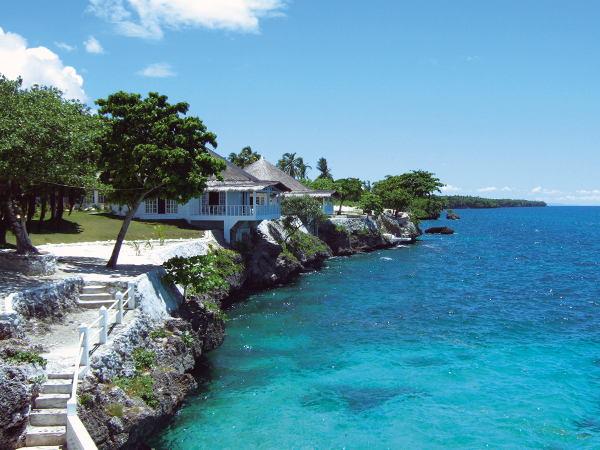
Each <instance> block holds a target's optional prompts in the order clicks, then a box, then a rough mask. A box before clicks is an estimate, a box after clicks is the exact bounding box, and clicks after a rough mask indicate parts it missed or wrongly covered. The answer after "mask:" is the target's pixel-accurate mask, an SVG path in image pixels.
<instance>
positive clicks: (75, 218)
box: [7, 211, 204, 245]
mask: <svg viewBox="0 0 600 450" xmlns="http://www.w3.org/2000/svg"><path fill="white" fill-rule="evenodd" d="M122 224H123V217H121V216H117V215H115V214H111V213H91V214H90V213H87V212H79V211H74V212H73V213H72V214H71V215H70V216H69V217H67V218H66V219H62V226H61V231H60V232H57V231H56V229H55V227H54V225H53V223H52V221H51V220H46V221H44V222H43V223H42V225H41V228H40V232H37V231H36V230H37V228H36V227H34V230H33V231H32V233H31V234H30V235H29V237H30V238H31V242H32V243H33V244H34V245H43V244H59V243H65V244H70V243H76V242H94V241H106V240H109V239H110V240H112V239H114V238H115V236H116V235H117V233H118V232H119V229H120V228H121V226H122ZM156 226H161V227H162V228H163V229H164V230H165V234H168V236H169V237H170V238H171V239H180V238H181V239H198V238H201V237H202V236H203V235H204V232H203V231H202V230H198V229H197V228H195V227H193V226H192V225H190V224H188V223H187V222H186V221H185V220H163V221H157V220H139V219H134V220H133V221H132V222H131V224H130V225H129V229H128V231H127V237H128V238H129V239H131V240H146V239H147V238H148V236H152V235H153V233H154V231H155V229H154V228H155V227H156ZM7 242H8V243H10V244H13V245H14V244H15V237H14V236H13V235H12V234H9V235H8V236H7Z"/></svg>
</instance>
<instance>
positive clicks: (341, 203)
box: [337, 199, 344, 216]
mask: <svg viewBox="0 0 600 450" xmlns="http://www.w3.org/2000/svg"><path fill="white" fill-rule="evenodd" d="M343 204H344V200H342V199H340V209H338V213H337V215H338V216H339V215H340V214H342V205H343Z"/></svg>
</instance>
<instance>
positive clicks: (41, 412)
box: [24, 373, 73, 450]
mask: <svg viewBox="0 0 600 450" xmlns="http://www.w3.org/2000/svg"><path fill="white" fill-rule="evenodd" d="M47 376H48V380H47V381H46V382H45V383H44V384H42V386H41V390H40V392H41V394H40V395H39V396H38V397H37V398H36V399H35V400H34V402H33V409H32V410H31V412H30V413H29V424H28V425H27V431H26V434H25V445H26V446H27V447H24V448H25V449H31V450H35V449H38V450H64V449H66V448H67V446H66V443H67V400H69V398H70V397H71V387H72V383H73V374H72V373H70V374H69V373H49V374H48V375H47Z"/></svg>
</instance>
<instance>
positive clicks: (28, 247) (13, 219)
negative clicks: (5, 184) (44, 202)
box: [2, 196, 40, 255]
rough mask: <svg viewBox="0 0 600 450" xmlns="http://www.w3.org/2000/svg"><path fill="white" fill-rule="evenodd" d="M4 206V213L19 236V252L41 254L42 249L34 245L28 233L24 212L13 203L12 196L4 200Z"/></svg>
mask: <svg viewBox="0 0 600 450" xmlns="http://www.w3.org/2000/svg"><path fill="white" fill-rule="evenodd" d="M2 203H3V205H2V208H3V209H4V214H5V216H6V217H7V218H8V221H9V223H10V225H11V226H12V230H13V233H14V235H15V237H16V238H17V253H20V254H28V253H32V254H35V255H39V254H40V251H39V250H38V249H37V248H35V247H34V246H33V244H32V243H31V240H30V239H29V235H28V234H27V228H26V227H25V217H23V212H22V211H21V209H20V208H19V207H18V206H17V205H13V204H12V202H11V199H10V196H9V197H8V198H6V199H5V200H4V201H3V202H2Z"/></svg>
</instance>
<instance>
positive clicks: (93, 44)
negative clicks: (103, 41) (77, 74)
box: [83, 36, 104, 53]
mask: <svg viewBox="0 0 600 450" xmlns="http://www.w3.org/2000/svg"><path fill="white" fill-rule="evenodd" d="M83 45H85V50H86V51H87V52H88V53H104V49H103V48H102V46H101V45H100V42H99V41H98V39H96V38H95V37H94V36H90V38H89V39H88V40H87V41H85V42H84V43H83Z"/></svg>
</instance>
